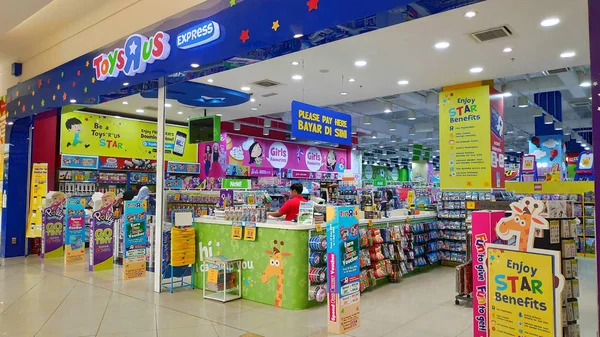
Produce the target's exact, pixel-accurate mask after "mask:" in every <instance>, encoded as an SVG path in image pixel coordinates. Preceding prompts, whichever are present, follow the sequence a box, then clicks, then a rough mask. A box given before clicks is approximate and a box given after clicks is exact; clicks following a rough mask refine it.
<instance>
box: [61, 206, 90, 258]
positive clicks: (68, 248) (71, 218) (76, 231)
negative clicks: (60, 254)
mask: <svg viewBox="0 0 600 337" xmlns="http://www.w3.org/2000/svg"><path fill="white" fill-rule="evenodd" d="M86 204H87V202H86V199H85V198H68V199H67V205H66V212H65V213H66V217H65V263H66V264H73V263H82V262H84V260H85V233H84V232H85V229H86V227H85V224H86V216H85V206H86Z"/></svg>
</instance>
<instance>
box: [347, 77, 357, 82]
mask: <svg viewBox="0 0 600 337" xmlns="http://www.w3.org/2000/svg"><path fill="white" fill-rule="evenodd" d="M348 82H350V83H352V82H356V80H355V79H353V78H352V77H351V78H349V79H348Z"/></svg>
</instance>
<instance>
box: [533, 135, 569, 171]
mask: <svg viewBox="0 0 600 337" xmlns="http://www.w3.org/2000/svg"><path fill="white" fill-rule="evenodd" d="M562 137H563V135H562V134H560V135H548V136H535V137H531V139H530V140H529V155H531V156H535V161H536V169H537V176H538V177H539V178H540V180H545V181H561V180H562V177H563V172H565V170H566V168H565V163H564V156H565V154H564V151H563V142H562ZM541 178H543V179H541Z"/></svg>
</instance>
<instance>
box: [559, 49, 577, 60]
mask: <svg viewBox="0 0 600 337" xmlns="http://www.w3.org/2000/svg"><path fill="white" fill-rule="evenodd" d="M574 56H575V52H574V51H566V52H563V53H561V54H560V57H562V58H564V59H566V58H570V57H574Z"/></svg>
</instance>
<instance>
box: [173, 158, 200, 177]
mask: <svg viewBox="0 0 600 337" xmlns="http://www.w3.org/2000/svg"><path fill="white" fill-rule="evenodd" d="M167 172H168V173H186V174H200V164H197V163H180V162H173V161H170V162H168V163H167Z"/></svg>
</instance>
